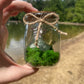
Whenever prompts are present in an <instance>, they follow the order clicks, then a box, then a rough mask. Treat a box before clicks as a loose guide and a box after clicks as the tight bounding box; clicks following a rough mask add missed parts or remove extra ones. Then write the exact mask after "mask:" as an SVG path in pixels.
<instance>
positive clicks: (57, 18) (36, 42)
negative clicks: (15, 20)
mask: <svg viewBox="0 0 84 84" xmlns="http://www.w3.org/2000/svg"><path fill="white" fill-rule="evenodd" d="M52 15H53V16H55V17H56V20H55V21H54V22H48V21H46V20H45V19H46V18H48V17H49V16H52ZM27 16H32V17H34V18H35V19H36V21H33V22H28V21H26V20H25V17H27ZM58 20H59V16H58V15H57V14H56V13H54V12H51V13H48V14H47V15H45V16H44V17H43V18H39V17H37V16H36V15H34V14H33V13H27V14H26V15H25V16H24V17H23V21H24V23H25V24H28V25H32V24H35V23H37V22H39V25H38V31H37V35H36V39H35V45H36V46H37V47H38V38H39V33H40V28H41V25H42V23H45V24H47V25H49V26H51V27H52V28H54V29H55V30H56V31H58V32H59V33H60V34H63V35H67V33H66V32H63V31H61V30H59V29H58V28H57V27H56V26H54V25H55V24H56V23H57V22H58Z"/></svg>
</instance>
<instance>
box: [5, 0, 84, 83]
mask: <svg viewBox="0 0 84 84" xmlns="http://www.w3.org/2000/svg"><path fill="white" fill-rule="evenodd" d="M25 1H28V2H30V3H32V5H33V6H34V7H36V8H37V9H38V10H39V11H53V12H56V13H57V14H59V17H60V20H59V22H63V24H59V25H58V28H59V29H60V30H62V31H64V32H67V33H68V35H67V36H64V35H61V57H60V61H59V63H58V64H57V65H56V66H53V67H51V68H48V67H45V68H40V70H39V71H38V72H37V73H36V74H34V75H32V76H29V77H26V78H24V79H22V80H20V81H18V82H14V83H11V84H84V24H83V23H84V10H83V8H84V0H25ZM24 14H25V13H24V12H22V13H20V14H18V15H17V16H16V17H11V18H10V19H9V21H8V23H7V28H8V31H9V38H8V42H7V46H6V49H5V51H6V52H7V53H8V54H9V55H10V56H11V57H12V58H13V59H14V60H15V61H16V62H17V63H20V64H23V63H24V34H25V24H24V23H23V21H22V19H23V16H24ZM67 22H68V23H74V24H73V25H72V24H68V23H67ZM65 24H66V25H65Z"/></svg>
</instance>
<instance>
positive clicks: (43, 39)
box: [23, 12, 60, 67]
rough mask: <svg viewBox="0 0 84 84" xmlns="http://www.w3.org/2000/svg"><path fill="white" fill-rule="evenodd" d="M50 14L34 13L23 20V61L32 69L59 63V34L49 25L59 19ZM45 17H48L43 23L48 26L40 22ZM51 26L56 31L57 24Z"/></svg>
mask: <svg viewBox="0 0 84 84" xmlns="http://www.w3.org/2000/svg"><path fill="white" fill-rule="evenodd" d="M51 13H52V12H36V13H31V14H32V15H31V14H26V15H25V16H24V19H23V20H24V22H25V23H26V31H25V36H24V38H25V61H26V62H27V63H30V64H31V65H32V66H34V67H40V66H53V65H55V64H56V63H57V62H58V61H59V57H60V34H59V33H58V31H57V30H56V29H55V28H53V27H52V26H51V25H49V24H50V23H54V22H55V21H56V20H57V19H59V17H58V15H57V16H55V15H54V14H51ZM49 14H50V15H49ZM33 15H34V16H35V17H34V16H33ZM46 15H48V16H47V17H46V18H45V19H44V21H46V22H48V23H49V24H46V23H45V22H44V21H43V20H42V19H43V18H44V17H45V16H46ZM41 21H42V22H41ZM27 23H28V24H27ZM29 23H30V24H29ZM40 23H41V25H40ZM39 25H40V27H39ZM53 25H54V26H55V27H56V28H57V29H58V24H57V22H56V24H53ZM37 37H38V39H37ZM36 39H37V40H36Z"/></svg>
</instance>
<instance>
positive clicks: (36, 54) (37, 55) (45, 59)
mask: <svg viewBox="0 0 84 84" xmlns="http://www.w3.org/2000/svg"><path fill="white" fill-rule="evenodd" d="M25 59H26V62H29V63H30V64H32V65H33V66H52V65H54V64H55V63H57V62H58V60H59V52H54V51H53V50H51V49H50V50H46V51H41V50H40V49H39V48H29V47H28V48H26V58H25Z"/></svg>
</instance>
